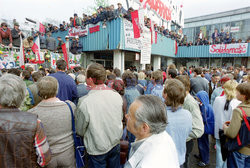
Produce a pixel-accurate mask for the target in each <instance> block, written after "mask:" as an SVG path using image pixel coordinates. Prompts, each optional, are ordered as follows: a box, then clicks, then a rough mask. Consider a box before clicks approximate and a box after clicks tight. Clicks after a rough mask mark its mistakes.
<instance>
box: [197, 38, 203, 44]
mask: <svg viewBox="0 0 250 168" xmlns="http://www.w3.org/2000/svg"><path fill="white" fill-rule="evenodd" d="M195 45H196V46H199V45H203V42H202V40H201V39H200V38H198V39H197V42H196V43H195Z"/></svg>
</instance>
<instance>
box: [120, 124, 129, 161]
mask: <svg viewBox="0 0 250 168" xmlns="http://www.w3.org/2000/svg"><path fill="white" fill-rule="evenodd" d="M124 131H125V132H126V136H125V137H124V138H122V139H121V140H120V164H121V165H123V164H125V163H126V161H127V158H128V149H129V142H128V140H127V139H128V138H127V130H126V128H124Z"/></svg>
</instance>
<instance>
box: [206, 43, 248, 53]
mask: <svg viewBox="0 0 250 168" xmlns="http://www.w3.org/2000/svg"><path fill="white" fill-rule="evenodd" d="M247 48H248V43H236V44H214V45H210V46H209V53H210V54H246V53H247Z"/></svg>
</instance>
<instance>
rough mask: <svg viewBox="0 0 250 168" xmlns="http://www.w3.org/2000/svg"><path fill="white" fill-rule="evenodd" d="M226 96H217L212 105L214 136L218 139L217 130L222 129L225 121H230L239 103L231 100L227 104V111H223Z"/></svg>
mask: <svg viewBox="0 0 250 168" xmlns="http://www.w3.org/2000/svg"><path fill="white" fill-rule="evenodd" d="M226 100H227V98H226V95H224V96H219V97H217V98H216V99H215V101H214V104H213V110H214V136H215V138H216V139H220V138H219V129H222V127H223V124H224V123H225V122H226V121H230V120H231V118H232V114H233V110H234V109H235V108H236V107H237V106H238V105H239V104H240V103H241V102H240V101H238V100H237V99H232V100H231V101H230V103H229V107H228V110H224V107H225V103H226Z"/></svg>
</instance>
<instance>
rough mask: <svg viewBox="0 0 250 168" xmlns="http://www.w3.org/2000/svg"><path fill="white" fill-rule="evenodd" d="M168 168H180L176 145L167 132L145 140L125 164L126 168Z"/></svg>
mask: <svg viewBox="0 0 250 168" xmlns="http://www.w3.org/2000/svg"><path fill="white" fill-rule="evenodd" d="M135 143H137V142H135ZM133 144H134V143H133ZM133 144H132V148H133ZM166 167H169V168H179V167H180V166H179V162H178V157H177V151H176V148H175V144H174V142H173V140H172V138H171V137H170V136H169V135H168V133H167V132H166V131H164V132H162V133H159V134H153V135H152V136H150V137H148V138H147V139H145V140H144V142H142V144H141V145H140V146H139V147H138V149H137V150H136V151H135V152H134V153H133V155H132V156H129V159H128V161H127V163H126V164H125V168H166Z"/></svg>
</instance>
